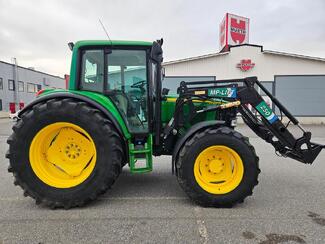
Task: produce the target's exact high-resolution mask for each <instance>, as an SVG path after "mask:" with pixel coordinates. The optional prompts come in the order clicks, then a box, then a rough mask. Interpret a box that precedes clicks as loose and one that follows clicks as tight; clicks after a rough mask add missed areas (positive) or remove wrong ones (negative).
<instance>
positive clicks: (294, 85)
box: [275, 75, 325, 116]
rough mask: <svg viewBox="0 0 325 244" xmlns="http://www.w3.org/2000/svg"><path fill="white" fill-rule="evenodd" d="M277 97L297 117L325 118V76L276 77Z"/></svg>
mask: <svg viewBox="0 0 325 244" xmlns="http://www.w3.org/2000/svg"><path fill="white" fill-rule="evenodd" d="M275 96H276V97H277V98H278V99H279V101H280V102H281V103H282V104H283V105H284V106H285V107H287V109H288V110H289V111H290V112H291V113H292V114H293V115H295V116H325V75H310V76H276V77H275Z"/></svg>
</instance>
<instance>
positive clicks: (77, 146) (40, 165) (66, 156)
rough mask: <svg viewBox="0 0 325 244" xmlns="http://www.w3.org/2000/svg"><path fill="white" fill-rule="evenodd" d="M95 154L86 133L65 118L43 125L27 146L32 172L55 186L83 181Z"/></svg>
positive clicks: (70, 185)
mask: <svg viewBox="0 0 325 244" xmlns="http://www.w3.org/2000/svg"><path fill="white" fill-rule="evenodd" d="M96 156H97V155H96V147H95V143H94V141H93V140H92V138H91V137H90V135H89V134H88V133H87V132H86V131H85V130H84V129H82V128H81V127H79V126H77V125H75V124H72V123H66V122H57V123H53V124H50V125H48V126H46V127H44V128H43V129H42V130H40V131H39V132H38V133H37V134H36V136H35V137H34V138H33V140H32V143H31V145H30V148H29V161H30V164H31V167H32V169H33V171H34V173H35V174H36V176H37V177H38V178H39V179H40V180H41V181H43V182H44V183H45V184H47V185H50V186H53V187H56V188H70V187H74V186H77V185H79V184H81V183H82V182H84V181H85V180H86V179H87V178H88V177H89V176H90V174H91V172H92V171H93V170H94V167H95V164H96Z"/></svg>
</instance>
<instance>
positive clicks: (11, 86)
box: [8, 80, 15, 91]
mask: <svg viewBox="0 0 325 244" xmlns="http://www.w3.org/2000/svg"><path fill="white" fill-rule="evenodd" d="M8 89H9V91H14V90H15V82H14V81H13V80H8Z"/></svg>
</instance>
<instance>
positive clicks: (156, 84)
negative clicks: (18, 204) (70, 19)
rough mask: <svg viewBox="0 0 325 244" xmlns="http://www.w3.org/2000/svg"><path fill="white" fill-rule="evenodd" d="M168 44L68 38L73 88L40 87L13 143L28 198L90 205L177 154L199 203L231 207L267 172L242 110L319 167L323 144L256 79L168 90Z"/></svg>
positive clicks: (290, 151) (13, 161)
mask: <svg viewBox="0 0 325 244" xmlns="http://www.w3.org/2000/svg"><path fill="white" fill-rule="evenodd" d="M161 46H162V40H158V41H154V42H142V41H110V40H109V41H79V42H77V43H76V44H73V43H69V47H70V49H71V50H72V62H71V73H70V82H69V89H68V90H62V89H48V90H42V91H40V92H39V93H38V97H37V99H36V100H34V101H33V102H32V103H30V104H29V105H28V106H27V107H25V108H24V109H23V110H22V111H21V112H20V113H19V118H18V121H17V122H16V123H15V125H14V126H13V133H12V135H11V136H10V137H9V138H8V141H7V142H8V144H9V150H8V152H7V155H6V157H7V158H8V159H9V162H10V166H9V168H8V171H9V172H11V173H13V175H14V178H15V182H14V183H15V185H19V186H20V187H21V188H22V189H23V191H24V195H25V196H30V197H32V198H34V199H35V200H36V203H37V204H40V203H41V204H44V205H46V206H49V207H51V208H57V207H63V208H71V207H77V206H83V205H84V204H86V203H88V202H90V201H92V200H95V199H96V198H97V197H98V196H99V195H100V194H103V193H104V192H105V191H106V190H107V189H108V188H110V187H111V186H112V185H113V183H114V182H115V181H116V179H117V177H118V176H119V174H120V172H121V170H122V167H123V166H125V165H128V166H129V168H130V171H131V173H147V172H150V171H152V168H153V162H152V161H153V160H152V157H153V155H154V156H159V155H172V171H173V173H175V175H176V177H177V179H178V182H179V184H180V186H181V187H182V188H183V189H184V191H185V192H186V193H187V195H188V196H189V197H190V198H191V199H192V200H194V201H195V202H196V203H198V204H200V205H202V206H209V207H229V206H233V205H234V204H236V203H240V202H243V201H244V199H245V198H246V197H247V196H249V195H251V194H252V191H253V188H254V186H256V185H257V183H258V174H259V173H260V169H259V165H258V161H259V158H258V157H257V156H256V153H255V150H254V148H253V146H252V145H251V144H250V143H249V141H248V138H247V137H245V136H243V135H241V134H240V133H238V132H237V131H235V126H236V117H237V114H238V113H240V114H241V116H242V118H243V120H244V122H245V123H246V124H247V125H248V126H249V127H250V128H251V129H252V130H253V131H254V132H255V133H256V134H257V135H258V136H259V137H261V138H262V139H264V140H265V141H266V142H268V143H270V144H272V145H273V146H274V148H275V149H276V151H277V152H278V153H279V154H281V155H283V156H285V157H291V158H293V159H295V160H298V161H301V162H303V163H308V164H311V163H312V162H313V161H314V160H315V158H316V157H317V155H318V154H319V152H320V151H321V150H322V148H324V146H323V145H319V144H316V143H312V142H310V138H311V133H310V132H306V131H305V130H304V129H303V128H302V127H301V126H300V125H299V123H298V121H297V120H296V118H294V117H293V116H292V115H291V114H290V112H289V111H287V109H286V108H285V107H284V106H283V105H282V104H281V103H280V102H279V101H278V100H277V99H276V98H275V97H273V96H272V94H270V93H269V92H268V90H266V89H265V88H264V87H263V85H262V84H261V83H260V82H259V81H258V80H257V78H256V77H248V78H244V79H234V80H220V81H197V82H186V81H183V82H181V83H180V85H179V87H178V95H177V96H169V95H168V89H165V88H164V89H162V79H163V73H164V72H163V68H162V61H163V56H162V48H161ZM256 87H260V89H261V90H263V91H264V93H266V94H267V95H268V96H269V97H270V99H271V100H272V101H273V104H275V106H276V107H277V108H278V111H279V114H281V115H282V114H284V115H286V117H287V118H288V119H289V123H293V124H295V125H297V126H299V128H301V130H302V136H301V137H299V138H295V137H294V136H293V135H292V134H291V133H290V132H289V130H288V128H287V125H284V124H283V123H282V116H281V117H280V118H279V117H278V116H277V115H276V114H275V113H274V112H273V111H272V109H271V108H270V107H269V106H268V105H267V104H266V103H265V102H264V100H263V99H262V97H261V96H260V94H259V93H258V92H257V90H256ZM248 104H250V105H251V106H252V107H253V108H254V111H252V110H251V109H249V108H248V106H247V105H248Z"/></svg>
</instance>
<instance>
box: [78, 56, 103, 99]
mask: <svg viewBox="0 0 325 244" xmlns="http://www.w3.org/2000/svg"><path fill="white" fill-rule="evenodd" d="M103 87H104V51H103V50H85V51H83V52H82V58H81V77H80V89H82V90H87V91H94V92H100V93H102V92H103Z"/></svg>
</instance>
